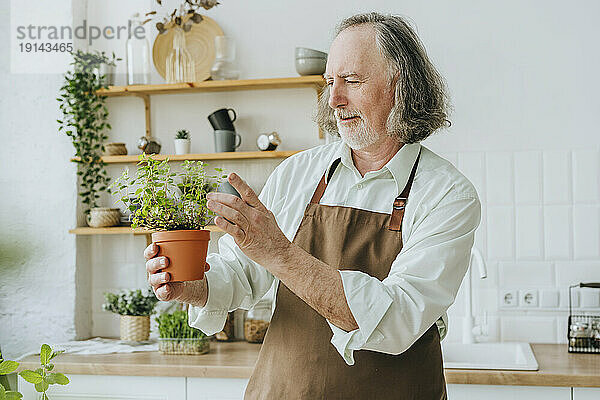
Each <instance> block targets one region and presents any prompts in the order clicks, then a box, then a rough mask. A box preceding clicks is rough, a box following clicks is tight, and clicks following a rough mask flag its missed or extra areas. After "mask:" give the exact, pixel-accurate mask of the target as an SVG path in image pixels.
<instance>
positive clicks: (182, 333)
mask: <svg viewBox="0 0 600 400" xmlns="http://www.w3.org/2000/svg"><path fill="white" fill-rule="evenodd" d="M156 322H158V332H159V335H160V338H159V339H158V350H159V351H160V352H162V353H164V354H205V353H208V352H209V350H210V342H209V339H208V337H207V336H206V335H205V334H204V333H203V332H202V331H200V330H198V329H196V328H192V327H191V326H190V325H189V324H188V313H187V312H186V311H184V310H177V311H174V312H173V313H170V314H161V315H160V316H159V317H157V318H156Z"/></svg>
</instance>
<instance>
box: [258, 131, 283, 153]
mask: <svg viewBox="0 0 600 400" xmlns="http://www.w3.org/2000/svg"><path fill="white" fill-rule="evenodd" d="M280 144H281V139H280V138H279V135H278V134H277V132H271V133H267V134H262V135H260V136H259V137H258V138H257V139H256V145H257V146H258V148H259V150H261V151H273V150H275V149H276V148H277V146H279V145H280Z"/></svg>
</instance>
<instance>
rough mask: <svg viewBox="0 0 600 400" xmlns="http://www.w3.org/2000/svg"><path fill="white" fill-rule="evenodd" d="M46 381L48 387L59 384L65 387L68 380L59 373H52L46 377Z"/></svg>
mask: <svg viewBox="0 0 600 400" xmlns="http://www.w3.org/2000/svg"><path fill="white" fill-rule="evenodd" d="M46 381H47V382H48V383H49V384H50V385H54V384H57V383H58V384H59V385H67V384H68V383H69V378H67V377H66V376H64V375H63V374H61V373H58V372H53V373H51V374H49V375H48V376H47V377H46Z"/></svg>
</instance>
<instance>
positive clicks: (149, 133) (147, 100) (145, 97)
mask: <svg viewBox="0 0 600 400" xmlns="http://www.w3.org/2000/svg"><path fill="white" fill-rule="evenodd" d="M135 96H137V97H140V98H141V99H142V100H144V113H145V114H146V133H145V135H146V137H147V138H149V137H150V136H152V128H151V125H150V95H149V94H135Z"/></svg>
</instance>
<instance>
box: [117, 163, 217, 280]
mask: <svg viewBox="0 0 600 400" xmlns="http://www.w3.org/2000/svg"><path fill="white" fill-rule="evenodd" d="M139 160H140V161H139V162H138V164H137V165H138V169H137V172H136V176H134V177H131V178H130V177H129V173H128V171H127V170H125V171H123V174H122V176H121V177H119V178H118V179H116V180H115V181H114V182H113V184H112V185H111V188H112V187H116V188H118V192H119V194H120V196H121V197H120V201H121V202H123V204H125V206H126V207H127V208H128V209H129V211H131V213H132V214H131V227H132V228H138V227H142V228H146V229H149V230H152V231H156V232H154V233H153V234H152V241H153V242H154V243H156V244H157V245H158V246H159V252H158V256H165V257H167V258H168V259H169V265H168V266H167V267H165V268H164V269H163V271H168V272H169V273H170V274H171V280H170V281H171V282H184V281H194V280H200V279H202V278H203V277H204V269H205V266H206V252H207V250H208V241H209V240H210V231H209V230H206V229H204V228H205V227H206V225H208V224H209V222H210V221H211V219H212V217H214V215H215V214H214V213H213V212H212V211H210V210H209V209H208V207H206V203H207V199H206V195H207V193H208V192H209V190H211V189H214V188H217V187H218V186H219V184H220V183H221V182H222V180H223V178H225V177H226V176H225V175H210V176H209V175H208V174H207V172H206V171H205V164H204V163H203V162H201V161H189V160H185V161H184V162H183V164H182V170H181V172H177V173H175V172H171V167H170V166H169V159H168V158H167V159H165V160H164V161H159V160H155V159H154V158H153V157H152V156H151V155H147V154H141V155H140V158H139ZM215 171H216V172H218V173H221V172H222V169H220V168H215Z"/></svg>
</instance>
